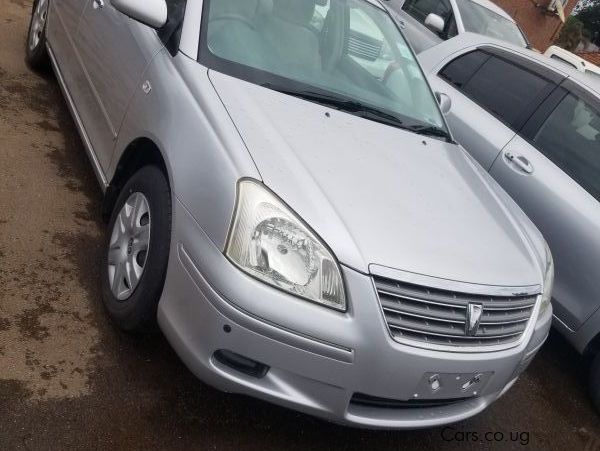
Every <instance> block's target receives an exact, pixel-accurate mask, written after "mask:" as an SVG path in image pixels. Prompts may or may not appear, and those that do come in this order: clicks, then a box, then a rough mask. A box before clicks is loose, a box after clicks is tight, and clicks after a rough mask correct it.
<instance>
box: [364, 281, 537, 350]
mask: <svg viewBox="0 0 600 451" xmlns="http://www.w3.org/2000/svg"><path fill="white" fill-rule="evenodd" d="M374 281H375V287H376V289H377V293H378V295H379V301H380V302H381V307H382V309H383V313H384V316H385V320H386V322H387V325H388V328H389V330H390V333H391V335H392V337H394V339H396V340H397V341H406V340H410V341H417V342H422V343H428V344H430V345H434V346H456V347H481V346H498V345H499V346H502V345H506V346H508V345H510V344H512V343H514V342H516V341H518V340H519V338H520V337H521V335H523V332H524V331H525V329H526V328H527V324H528V323H529V319H530V318H531V315H532V313H533V309H534V307H535V303H536V300H537V295H527V296H488V295H474V294H467V293H458V292H453V291H446V290H439V289H436V288H428V287H422V286H418V285H411V284H406V283H403V282H397V281H393V280H389V279H384V278H381V277H375V278H374ZM469 304H476V305H480V306H482V307H483V312H482V314H481V317H480V322H479V327H478V328H474V329H471V331H470V332H468V331H467V322H468V318H467V316H468V314H467V311H468V308H469Z"/></svg>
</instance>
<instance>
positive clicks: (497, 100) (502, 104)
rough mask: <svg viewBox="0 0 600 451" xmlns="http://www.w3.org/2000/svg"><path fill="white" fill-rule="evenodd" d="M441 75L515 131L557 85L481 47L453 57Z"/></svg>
mask: <svg viewBox="0 0 600 451" xmlns="http://www.w3.org/2000/svg"><path fill="white" fill-rule="evenodd" d="M440 76H441V77H442V78H443V79H445V80H447V81H448V82H449V83H451V84H453V85H454V86H455V87H456V88H458V89H459V90H461V91H462V92H463V93H464V94H465V95H466V96H467V97H469V98H470V99H471V100H473V101H474V102H476V103H477V104H478V105H480V106H481V107H483V108H484V109H486V110H487V111H489V112H490V113H491V114H493V115H494V116H496V117H497V118H498V119H500V120H501V121H502V122H504V123H505V124H507V125H508V126H509V127H511V128H512V129H513V130H519V129H520V128H521V126H522V125H523V124H524V122H525V121H526V120H527V119H528V118H529V116H530V115H531V114H532V113H533V111H534V109H535V108H536V107H537V106H538V104H539V102H541V101H542V100H543V99H544V98H545V97H546V96H547V95H548V94H549V93H550V92H551V91H552V89H554V87H555V84H553V83H551V82H549V81H548V80H547V79H545V78H544V77H542V76H541V75H538V74H537V73H534V72H533V71H530V70H528V69H527V68H526V67H525V65H523V66H521V65H520V64H517V63H515V62H513V61H508V60H506V59H504V58H501V57H499V56H497V55H494V54H489V53H487V52H485V51H481V50H477V51H474V52H471V53H467V54H465V55H462V56H460V57H459V58H457V59H455V60H453V61H452V62H450V63H449V64H448V65H446V67H444V68H443V69H442V71H441V72H440Z"/></svg>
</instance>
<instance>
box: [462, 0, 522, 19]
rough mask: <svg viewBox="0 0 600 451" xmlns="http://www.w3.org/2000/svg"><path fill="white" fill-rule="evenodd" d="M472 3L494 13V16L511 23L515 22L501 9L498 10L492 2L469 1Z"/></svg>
mask: <svg viewBox="0 0 600 451" xmlns="http://www.w3.org/2000/svg"><path fill="white" fill-rule="evenodd" d="M470 1H472V2H473V3H476V4H478V5H480V6H483V7H484V8H487V9H489V10H491V11H493V12H495V13H496V14H498V15H499V16H502V17H504V18H505V19H508V20H510V21H511V22H515V23H516V21H515V19H513V18H512V16H511V15H510V14H508V13H507V12H506V11H505V10H503V9H502V8H500V7H499V6H498V5H496V4H495V3H494V2H492V1H491V0H470Z"/></svg>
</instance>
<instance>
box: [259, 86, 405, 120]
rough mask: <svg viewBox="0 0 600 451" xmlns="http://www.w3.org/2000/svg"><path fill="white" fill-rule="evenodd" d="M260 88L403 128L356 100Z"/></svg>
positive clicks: (390, 117) (313, 92) (386, 116)
mask: <svg viewBox="0 0 600 451" xmlns="http://www.w3.org/2000/svg"><path fill="white" fill-rule="evenodd" d="M262 86H264V87H265V88H270V89H273V90H275V91H278V92H281V93H283V94H288V95H291V96H295V97H299V98H301V99H305V100H309V101H311V102H315V103H319V104H321V105H326V106H330V107H332V108H335V109H336V110H340V111H345V112H347V113H351V114H354V115H356V116H360V117H363V118H365V119H371V120H373V121H377V122H381V123H383V124H386V125H392V126H394V127H401V128H404V127H403V125H402V124H403V122H402V120H400V119H399V118H397V117H396V116H394V115H393V114H389V113H386V112H385V111H381V110H379V109H377V108H374V107H371V106H368V105H365V104H363V103H361V102H359V101H357V100H351V99H344V98H343V97H338V96H334V95H330V94H323V93H320V92H315V91H301V90H292V89H284V88H279V87H276V86H273V85H272V84H270V83H265V84H263V85H262Z"/></svg>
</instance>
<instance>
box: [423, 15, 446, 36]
mask: <svg viewBox="0 0 600 451" xmlns="http://www.w3.org/2000/svg"><path fill="white" fill-rule="evenodd" d="M425 26H426V27H427V28H429V29H430V30H432V31H435V32H436V33H443V32H444V26H445V23H444V19H442V18H441V17H440V16H438V15H437V14H433V13H431V14H429V15H428V16H427V17H426V18H425Z"/></svg>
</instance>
